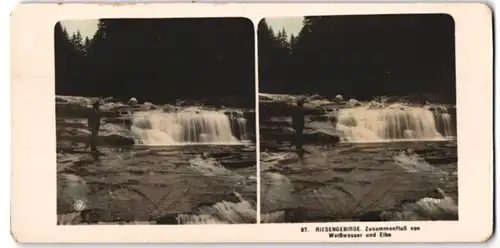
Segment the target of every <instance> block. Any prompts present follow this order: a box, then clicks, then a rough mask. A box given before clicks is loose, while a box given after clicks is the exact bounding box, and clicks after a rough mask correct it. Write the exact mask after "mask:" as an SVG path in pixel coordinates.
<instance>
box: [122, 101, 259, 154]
mask: <svg viewBox="0 0 500 248" xmlns="http://www.w3.org/2000/svg"><path fill="white" fill-rule="evenodd" d="M131 130H132V133H133V134H134V135H135V136H136V137H137V139H136V144H139V145H150V146H154V145H159V146H165V145H183V144H187V145H190V144H224V145H232V144H234V145H238V144H245V143H248V140H247V139H248V136H249V135H248V130H247V123H246V119H245V118H243V117H241V116H237V117H233V116H228V115H226V114H225V113H224V112H221V111H212V110H210V111H209V110H201V109H197V108H188V109H184V110H181V111H179V112H172V113H166V112H163V111H147V112H137V113H135V114H134V116H133V123H132V127H131Z"/></svg>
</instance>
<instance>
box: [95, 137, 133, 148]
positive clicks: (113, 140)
mask: <svg viewBox="0 0 500 248" xmlns="http://www.w3.org/2000/svg"><path fill="white" fill-rule="evenodd" d="M99 138H100V141H101V144H102V145H111V146H131V145H133V144H134V143H135V141H134V139H132V138H130V137H125V136H121V135H119V134H108V135H104V136H99Z"/></svg>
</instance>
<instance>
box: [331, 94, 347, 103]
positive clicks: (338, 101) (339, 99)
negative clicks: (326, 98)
mask: <svg viewBox="0 0 500 248" xmlns="http://www.w3.org/2000/svg"><path fill="white" fill-rule="evenodd" d="M343 101H344V97H342V95H336V96H335V97H334V98H333V102H334V103H341V102H343Z"/></svg>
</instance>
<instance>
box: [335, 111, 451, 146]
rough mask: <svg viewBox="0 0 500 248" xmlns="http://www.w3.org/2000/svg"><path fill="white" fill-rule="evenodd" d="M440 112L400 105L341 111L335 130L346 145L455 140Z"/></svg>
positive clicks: (445, 116) (445, 114)
mask: <svg viewBox="0 0 500 248" xmlns="http://www.w3.org/2000/svg"><path fill="white" fill-rule="evenodd" d="M443 109H444V110H445V108H439V109H436V108H428V107H414V106H403V105H400V104H393V105H390V106H388V107H385V108H370V107H357V108H346V109H340V110H339V112H338V123H337V125H336V127H337V131H338V132H339V133H340V135H341V138H342V139H343V140H344V141H348V142H381V141H395V140H445V139H448V138H451V137H453V136H454V129H453V123H452V118H451V115H450V114H449V113H448V112H447V111H444V110H443Z"/></svg>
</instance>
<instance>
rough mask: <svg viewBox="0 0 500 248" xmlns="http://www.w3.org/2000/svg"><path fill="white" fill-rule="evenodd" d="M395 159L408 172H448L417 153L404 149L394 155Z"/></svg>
mask: <svg viewBox="0 0 500 248" xmlns="http://www.w3.org/2000/svg"><path fill="white" fill-rule="evenodd" d="M393 159H394V162H395V163H396V164H397V165H399V166H400V167H401V168H403V169H405V170H406V171H407V172H428V173H434V174H438V173H439V174H446V172H444V171H442V170H440V169H439V168H436V167H434V166H432V165H430V164H429V163H427V161H425V159H424V158H422V157H420V156H419V155H417V154H412V153H411V152H407V151H402V152H400V153H399V154H398V155H396V156H394V158H393Z"/></svg>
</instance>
